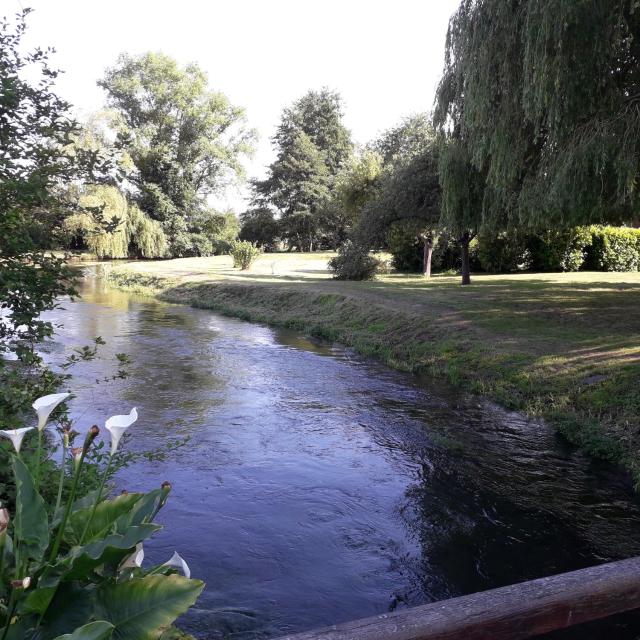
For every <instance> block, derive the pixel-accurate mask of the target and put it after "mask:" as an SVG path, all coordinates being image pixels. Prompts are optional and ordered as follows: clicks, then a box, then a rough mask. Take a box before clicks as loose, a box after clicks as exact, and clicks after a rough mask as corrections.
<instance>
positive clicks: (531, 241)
mask: <svg viewBox="0 0 640 640" xmlns="http://www.w3.org/2000/svg"><path fill="white" fill-rule="evenodd" d="M591 240H592V233H591V230H590V228H589V227H573V228H569V229H554V230H545V231H539V232H537V233H535V234H530V235H529V236H528V237H527V239H526V243H527V247H528V250H529V254H530V257H531V263H530V268H531V269H532V270H533V271H578V270H580V269H581V268H582V266H583V264H584V261H585V258H586V255H587V249H588V247H590V246H591Z"/></svg>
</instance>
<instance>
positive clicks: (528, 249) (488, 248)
mask: <svg viewBox="0 0 640 640" xmlns="http://www.w3.org/2000/svg"><path fill="white" fill-rule="evenodd" d="M388 249H389V251H390V253H391V254H392V255H393V266H394V267H395V268H396V269H398V270H399V271H420V269H421V266H422V262H421V260H422V247H421V244H420V243H419V241H418V239H417V236H416V235H415V233H413V232H412V231H411V230H410V229H406V228H398V229H393V230H392V231H390V233H389V235H388ZM471 258H472V262H473V264H472V268H473V270H476V271H485V272H488V273H514V272H518V271H534V272H545V271H547V272H548V271H580V270H582V271H639V270H640V229H634V228H631V227H611V226H601V225H591V226H588V227H587V226H585V227H573V228H569V229H562V230H545V231H540V232H537V233H525V232H522V231H519V230H509V231H504V232H501V233H498V234H493V235H489V234H485V233H481V234H480V236H479V237H478V238H477V240H475V241H474V245H473V251H472V256H471ZM459 263H460V257H459V248H458V246H457V243H456V242H455V239H453V238H450V237H447V236H446V235H443V236H442V237H441V238H440V240H439V242H438V245H437V246H436V250H435V251H434V254H433V268H434V270H436V271H446V270H449V269H458V268H459Z"/></svg>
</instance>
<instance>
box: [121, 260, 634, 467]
mask: <svg viewBox="0 0 640 640" xmlns="http://www.w3.org/2000/svg"><path fill="white" fill-rule="evenodd" d="M329 255H330V254H311V255H300V254H267V255H263V256H261V257H260V259H259V261H258V262H257V263H256V264H255V265H254V267H253V268H252V269H251V271H250V272H244V273H243V272H238V271H237V270H233V269H232V268H231V259H230V258H228V257H226V256H220V257H215V258H191V259H182V260H171V261H165V262H140V263H130V264H127V265H125V266H124V267H121V266H117V267H114V268H113V269H112V275H111V277H112V279H115V281H116V282H117V283H118V284H120V285H121V286H126V285H131V284H134V285H151V286H152V287H153V288H154V289H155V290H156V291H159V292H160V295H161V297H163V298H165V299H167V300H170V301H174V302H182V303H186V304H192V305H194V306H201V307H206V308H211V309H215V310H217V311H221V312H223V313H227V314H231V315H235V316H238V317H242V318H245V319H247V320H254V321H262V322H267V323H270V324H274V325H280V326H289V327H294V328H298V329H300V330H302V331H305V332H308V333H310V334H312V335H315V336H318V337H322V338H326V339H329V340H336V341H339V342H342V343H344V344H347V345H350V346H353V347H355V348H356V349H357V350H358V351H360V352H361V353H364V354H366V355H371V356H374V357H377V358H380V359H382V360H383V361H385V362H387V363H388V364H390V365H391V366H394V367H396V368H399V369H404V370H409V371H413V372H418V373H428V374H430V375H435V376H438V377H446V378H447V379H448V380H450V381H451V382H453V383H454V384H456V385H459V386H461V387H463V388H466V389H468V390H470V391H473V392H476V393H480V394H483V395H486V396H488V397H490V398H493V399H495V400H497V401H499V402H500V403H501V404H503V405H505V406H506V407H509V408H513V409H519V410H522V411H525V412H527V413H529V414H531V415H534V416H541V417H543V418H545V419H546V420H548V421H549V422H551V423H553V424H554V425H556V426H557V427H558V428H559V430H560V431H561V432H562V433H563V434H565V435H566V436H567V437H568V438H569V439H570V440H572V441H573V442H576V443H578V444H580V445H581V446H582V447H583V448H585V449H586V450H587V451H589V452H591V453H593V454H595V455H599V456H604V457H608V458H611V459H616V460H621V461H622V462H623V463H624V464H625V465H626V466H627V467H629V468H631V469H632V470H633V471H634V473H635V474H636V478H640V463H639V462H637V461H638V460H640V458H639V455H638V454H639V453H640V420H639V418H638V416H639V415H640V411H639V409H640V389H639V386H638V383H639V382H640V374H639V371H640V369H639V367H638V359H639V358H640V274H638V273H623V274H620V273H576V274H519V275H512V276H492V275H479V276H475V277H474V279H473V283H472V284H471V285H470V286H468V287H461V286H460V285H459V279H458V278H457V277H439V276H436V277H434V278H432V279H424V278H422V277H416V276H407V275H399V274H392V275H388V276H384V277H382V278H380V279H379V280H376V281H374V282H337V281H334V280H331V279H330V276H329V274H328V273H327V271H326V260H327V258H328V257H329Z"/></svg>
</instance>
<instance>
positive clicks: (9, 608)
mask: <svg viewBox="0 0 640 640" xmlns="http://www.w3.org/2000/svg"><path fill="white" fill-rule="evenodd" d="M17 604H18V603H17V602H16V590H15V589H12V590H11V596H10V597H9V604H8V606H7V621H6V623H5V625H4V629H3V630H2V638H1V639H0V640H5V638H6V637H7V633H9V626H10V625H11V618H13V614H14V613H15V611H16V606H17Z"/></svg>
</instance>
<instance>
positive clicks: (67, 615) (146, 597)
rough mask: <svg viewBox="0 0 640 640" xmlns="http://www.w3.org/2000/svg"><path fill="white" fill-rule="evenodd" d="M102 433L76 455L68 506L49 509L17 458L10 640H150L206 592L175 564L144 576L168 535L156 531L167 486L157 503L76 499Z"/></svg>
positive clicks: (6, 540) (8, 551) (3, 611)
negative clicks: (147, 561) (155, 546)
mask: <svg viewBox="0 0 640 640" xmlns="http://www.w3.org/2000/svg"><path fill="white" fill-rule="evenodd" d="M96 436H97V428H93V429H92V430H91V431H90V432H89V433H88V434H87V435H86V437H85V439H84V444H83V446H82V447H81V448H80V449H78V452H77V456H75V462H74V465H73V471H72V472H71V475H70V477H67V476H66V474H65V466H62V467H61V470H60V474H61V475H60V482H61V486H62V484H66V485H70V489H69V491H68V493H67V498H66V503H63V504H61V505H60V507H59V508H58V505H56V506H55V507H54V506H53V505H52V504H49V505H46V504H45V501H44V499H43V498H42V496H41V495H40V493H39V491H38V488H37V483H36V482H35V481H34V478H33V476H32V474H31V472H30V470H29V468H28V467H27V466H26V464H25V463H24V462H23V460H22V459H21V458H20V454H19V453H18V454H17V455H13V456H12V457H11V466H12V469H13V473H14V479H15V487H16V507H15V514H14V517H13V518H10V517H9V516H10V514H9V512H8V510H7V509H6V508H5V509H3V511H2V515H3V518H2V524H0V629H1V630H2V631H1V633H2V638H7V640H18V639H21V640H54V639H57V640H60V639H61V638H66V639H67V640H76V639H77V640H100V639H103V638H105V639H116V638H120V639H123V640H124V639H125V638H139V639H140V640H153V639H156V638H158V637H160V635H161V634H162V632H163V631H164V630H165V629H167V628H168V627H169V626H170V625H171V623H172V622H173V621H174V620H175V619H176V618H177V617H178V616H179V615H180V614H182V613H184V612H185V611H186V610H187V609H188V608H189V607H190V606H191V605H193V604H194V602H195V601H196V599H197V597H198V595H199V594H200V592H201V591H202V588H203V586H204V585H203V583H202V582H200V581H198V580H191V579H189V578H186V577H183V576H180V575H177V574H176V571H175V569H174V568H173V566H172V565H170V564H168V563H167V564H164V565H159V566H155V567H150V568H147V569H145V568H143V567H142V566H141V562H139V561H137V560H136V559H135V556H136V553H137V552H138V551H139V550H140V549H141V545H142V543H143V542H144V541H145V540H147V539H148V538H149V537H150V536H151V535H153V534H154V533H155V532H157V531H158V530H159V529H161V527H160V526H159V525H157V524H155V523H154V522H153V520H154V519H155V517H156V515H157V513H158V511H159V510H160V509H161V508H162V507H163V506H164V504H165V503H166V501H167V498H168V495H169V492H170V486H169V485H168V484H163V486H162V488H160V489H157V490H155V491H151V492H150V493H147V494H143V493H131V494H124V495H120V496H118V497H116V498H104V497H103V495H102V491H101V489H102V487H103V486H104V480H105V479H106V478H107V476H108V473H109V467H110V464H108V465H107V467H106V469H104V470H103V472H102V473H103V478H102V481H101V483H100V485H99V489H98V491H96V492H93V493H91V494H89V495H86V496H84V497H82V498H78V495H79V493H78V487H79V486H81V485H82V482H81V478H82V476H83V474H84V473H85V472H86V464H85V458H86V456H87V455H89V454H90V453H91V451H92V449H93V448H94V446H95V445H94V441H95V438H96Z"/></svg>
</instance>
